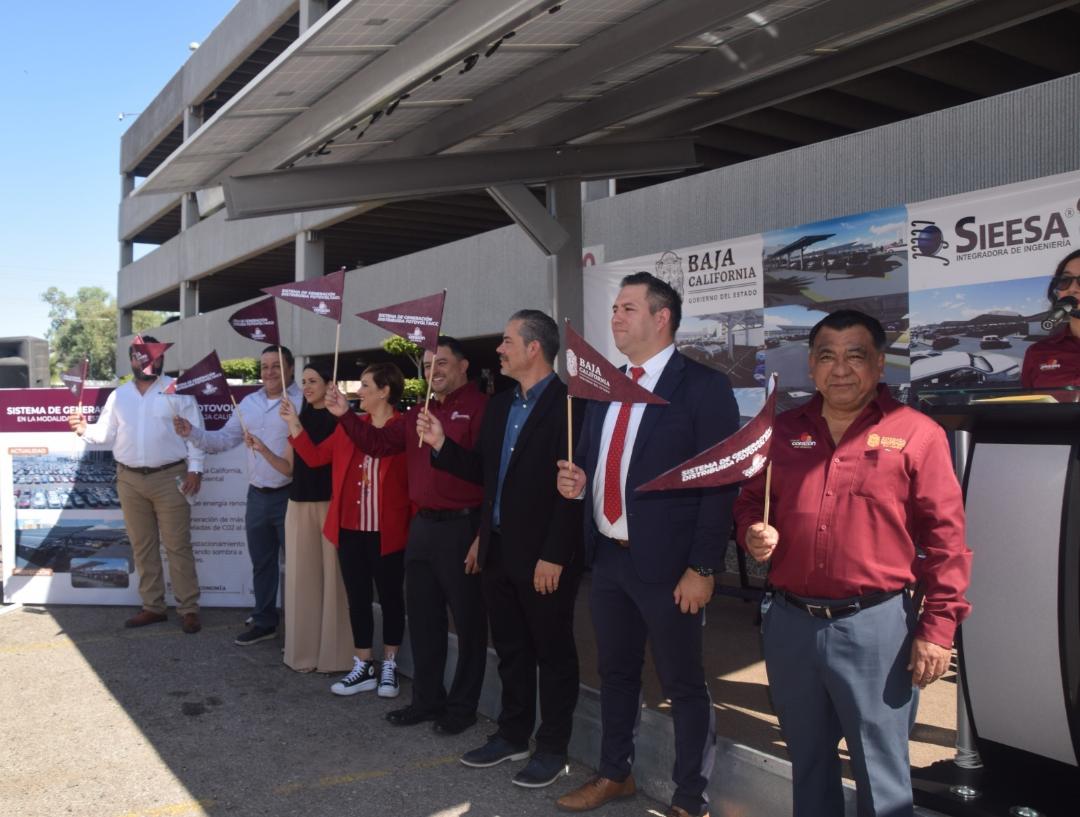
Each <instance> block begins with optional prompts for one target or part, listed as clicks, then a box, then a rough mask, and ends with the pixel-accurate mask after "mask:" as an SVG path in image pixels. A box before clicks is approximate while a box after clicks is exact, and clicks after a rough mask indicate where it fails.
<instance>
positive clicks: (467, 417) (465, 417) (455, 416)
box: [450, 410, 472, 420]
mask: <svg viewBox="0 0 1080 817" xmlns="http://www.w3.org/2000/svg"><path fill="white" fill-rule="evenodd" d="M450 419H451V420H471V419H472V417H471V416H470V415H468V414H462V413H460V412H459V411H456V410H455V411H452V412H451V413H450Z"/></svg>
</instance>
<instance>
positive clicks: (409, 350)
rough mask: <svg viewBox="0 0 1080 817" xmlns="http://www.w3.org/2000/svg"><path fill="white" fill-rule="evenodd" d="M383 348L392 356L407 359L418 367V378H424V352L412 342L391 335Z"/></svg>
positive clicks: (384, 342) (383, 343) (383, 344)
mask: <svg viewBox="0 0 1080 817" xmlns="http://www.w3.org/2000/svg"><path fill="white" fill-rule="evenodd" d="M381 345H382V348H383V349H384V350H385V351H387V352H389V353H390V354H392V355H399V356H401V357H407V358H408V359H409V360H411V361H412V364H413V366H415V367H416V376H417V377H418V378H422V377H423V376H424V350H423V349H421V348H420V346H419V345H417V344H415V343H413V342H412V341H411V340H406V339H405V338H403V337H401V336H400V335H391V336H390V337H388V338H387V339H386V340H384V341H383V342H382V344H381Z"/></svg>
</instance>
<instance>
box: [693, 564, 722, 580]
mask: <svg viewBox="0 0 1080 817" xmlns="http://www.w3.org/2000/svg"><path fill="white" fill-rule="evenodd" d="M689 567H690V569H691V570H693V571H694V572H695V573H697V574H698V575H699V576H704V577H705V578H708V577H709V576H712V575H713V574H715V573H716V570H715V569H714V568H711V567H703V566H702V565H689Z"/></svg>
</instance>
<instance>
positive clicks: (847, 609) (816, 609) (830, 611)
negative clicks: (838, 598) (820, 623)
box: [806, 602, 860, 620]
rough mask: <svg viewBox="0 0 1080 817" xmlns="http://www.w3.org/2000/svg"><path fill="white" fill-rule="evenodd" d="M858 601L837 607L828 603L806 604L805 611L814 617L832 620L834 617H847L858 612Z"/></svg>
mask: <svg viewBox="0 0 1080 817" xmlns="http://www.w3.org/2000/svg"><path fill="white" fill-rule="evenodd" d="M859 609H860V608H859V603H858V602H854V603H852V604H844V605H842V606H839V607H831V606H829V605H828V604H807V605H806V612H808V613H809V614H810V615H812V616H813V617H814V618H827V619H829V620H832V619H834V618H847V617H848V616H853V615H855V614H856V613H857V612H859Z"/></svg>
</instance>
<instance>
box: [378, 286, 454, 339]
mask: <svg viewBox="0 0 1080 817" xmlns="http://www.w3.org/2000/svg"><path fill="white" fill-rule="evenodd" d="M445 303H446V290H445V289H444V290H443V291H442V292H438V293H436V294H435V295H427V296H425V297H423V298H417V299H416V300H413V301H404V302H403V303H400V304H391V305H390V306H384V307H382V308H381V309H371V310H368V311H367V312H357V313H356V317H358V318H363V319H364V320H365V321H371V323H373V324H375V325H376V326H381V327H382V328H383V329H385V330H387V331H388V332H393V333H394V334H395V335H398V336H400V337H403V338H405V340H411V341H412V342H413V343H415V344H416V345H417V346H419V347H420V348H422V349H425V350H426V351H429V352H435V350H436V349H438V348H439V327H440V326H442V316H443V306H444V305H445Z"/></svg>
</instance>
